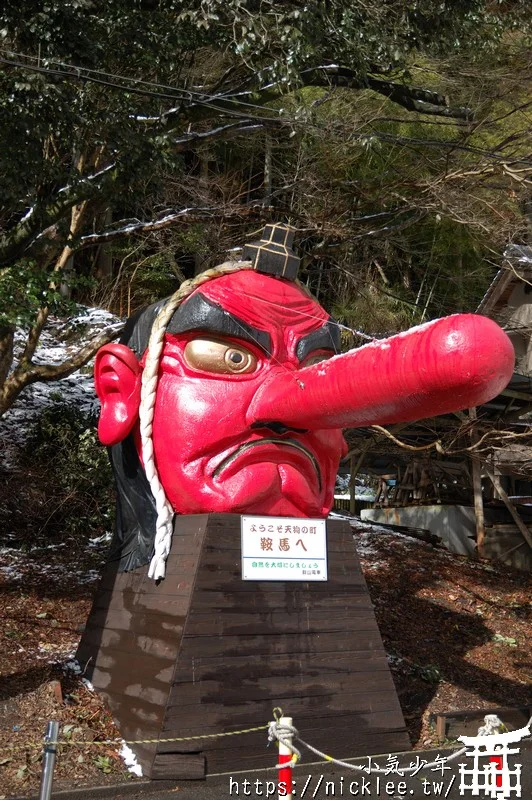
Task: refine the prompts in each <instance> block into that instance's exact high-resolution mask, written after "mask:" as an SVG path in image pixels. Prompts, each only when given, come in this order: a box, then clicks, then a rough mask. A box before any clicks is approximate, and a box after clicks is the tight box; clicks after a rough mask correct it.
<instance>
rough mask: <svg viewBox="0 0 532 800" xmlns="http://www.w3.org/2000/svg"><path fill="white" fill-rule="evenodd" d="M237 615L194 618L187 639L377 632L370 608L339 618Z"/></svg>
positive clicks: (298, 614)
mask: <svg viewBox="0 0 532 800" xmlns="http://www.w3.org/2000/svg"><path fill="white" fill-rule="evenodd" d="M242 616H243V617H244V618H243V619H242V618H241V617H239V615H237V614H233V615H231V618H227V617H225V616H222V615H220V616H219V617H213V616H212V615H211V618H210V619H206V618H205V616H204V615H201V617H197V616H194V617H193V618H191V619H189V620H188V622H187V626H186V634H185V635H186V637H187V638H190V637H192V636H244V635H261V636H268V635H270V634H279V635H280V634H285V633H293V634H295V633H308V634H310V633H337V632H340V631H344V633H345V632H352V631H365V630H369V629H374V625H375V624H374V622H373V620H372V619H371V618H368V613H367V609H366V608H362V609H361V608H354V609H350V610H349V611H347V612H346V611H342V613H340V614H338V615H336V616H335V615H332V614H331V613H330V612H327V611H325V612H322V613H321V614H320V615H319V616H318V615H317V614H316V613H311V612H308V613H306V612H305V611H299V612H296V613H293V612H292V613H291V614H287V615H284V613H283V612H282V611H277V612H271V613H268V614H264V615H263V617H262V619H257V618H254V617H253V615H252V614H246V615H242Z"/></svg>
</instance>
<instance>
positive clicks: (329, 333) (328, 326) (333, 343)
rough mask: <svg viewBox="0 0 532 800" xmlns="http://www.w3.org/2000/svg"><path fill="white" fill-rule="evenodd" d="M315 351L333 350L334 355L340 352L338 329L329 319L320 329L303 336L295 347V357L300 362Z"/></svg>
mask: <svg viewBox="0 0 532 800" xmlns="http://www.w3.org/2000/svg"><path fill="white" fill-rule="evenodd" d="M315 350H333V351H334V352H335V353H340V352H341V341H340V329H339V328H338V325H336V323H335V322H334V320H333V319H332V318H331V317H329V319H328V321H327V322H326V323H325V325H324V326H323V327H322V328H319V329H318V330H317V331H314V332H313V333H309V334H308V335H307V336H303V338H301V339H300V340H299V341H298V343H297V346H296V356H297V359H298V360H299V361H300V362H301V361H304V360H305V358H306V357H307V356H308V355H309V354H310V353H313V352H314V351H315Z"/></svg>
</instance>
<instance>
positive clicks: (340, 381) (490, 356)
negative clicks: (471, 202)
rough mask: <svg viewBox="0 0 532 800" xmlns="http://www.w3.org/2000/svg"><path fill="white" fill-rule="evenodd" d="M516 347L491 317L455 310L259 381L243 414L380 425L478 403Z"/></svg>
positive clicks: (504, 377)
mask: <svg viewBox="0 0 532 800" xmlns="http://www.w3.org/2000/svg"><path fill="white" fill-rule="evenodd" d="M514 360H515V355H514V350H513V347H512V344H511V342H510V340H509V338H508V337H507V336H506V334H505V333H504V331H502V330H501V328H499V326H498V325H497V324H496V323H495V322H493V321H492V320H490V319H487V318H486V317H481V316H477V315H476V314H457V315H455V316H452V317H445V318H444V319H439V320H435V321H434V322H429V323H427V324H426V325H421V326H419V327H417V328H412V330H410V331H406V332H405V333H401V334H398V335H397V336H392V337H391V338H389V339H385V340H381V341H378V342H375V343H371V344H368V345H365V346H364V347H361V348H359V349H358V350H352V351H351V352H349V353H346V354H344V355H342V356H337V357H336V358H333V359H331V360H330V361H328V362H327V363H324V364H319V365H317V366H314V367H308V368H307V369H305V370H301V371H300V372H299V375H298V377H299V380H300V382H301V384H302V385H301V386H299V387H298V386H296V385H295V384H294V381H293V380H291V379H290V377H289V376H288V375H286V374H285V375H281V374H279V375H277V376H276V378H275V380H270V381H269V382H267V383H265V384H264V386H262V387H261V389H260V391H259V392H258V393H257V395H256V397H255V398H254V400H253V403H252V404H251V406H250V409H249V412H248V420H249V422H250V423H253V422H254V421H256V420H262V421H268V420H271V419H282V420H284V421H285V423H286V424H287V425H291V424H295V423H296V421H297V424H299V425H301V426H308V427H313V426H314V425H320V426H321V427H323V428H348V427H351V428H356V427H363V426H365V425H384V424H388V423H392V422H406V421H409V420H415V419H423V418H424V417H431V416H436V415H437V414H446V413H448V412H450V411H457V410H459V409H462V408H468V407H471V406H476V405H480V404H481V403H484V402H486V401H488V400H490V399H491V398H493V397H495V396H496V395H497V394H499V392H501V391H502V389H504V387H505V386H506V385H507V384H508V381H509V380H510V378H511V376H512V372H513V367H514Z"/></svg>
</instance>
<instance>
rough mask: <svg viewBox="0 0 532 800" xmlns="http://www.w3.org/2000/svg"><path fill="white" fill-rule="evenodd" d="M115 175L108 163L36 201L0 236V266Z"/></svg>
mask: <svg viewBox="0 0 532 800" xmlns="http://www.w3.org/2000/svg"><path fill="white" fill-rule="evenodd" d="M115 176H116V165H115V164H111V165H110V166H108V167H106V168H105V169H103V170H100V171H99V172H97V173H95V174H94V175H89V176H87V177H85V178H81V179H80V180H79V181H78V182H76V183H75V184H73V185H71V186H65V187H64V188H62V189H60V190H59V191H58V192H57V194H56V195H55V197H54V198H53V199H47V200H46V201H39V200H38V201H37V202H36V203H35V205H34V206H33V207H32V208H31V209H30V210H29V211H28V212H27V213H26V214H25V215H24V216H23V217H22V219H21V220H20V221H19V222H18V223H17V224H16V225H15V226H14V227H13V228H11V230H9V231H8V232H6V233H4V234H3V235H2V236H0V265H2V264H9V263H11V262H12V261H14V260H15V259H16V258H18V257H20V255H21V254H22V253H23V252H24V251H25V250H26V249H27V247H28V246H29V245H30V244H32V242H34V241H35V240H36V239H37V238H38V237H39V235H40V234H41V233H42V232H43V231H45V230H46V229H47V228H49V227H51V226H52V225H54V224H55V223H57V222H58V221H59V220H60V219H62V218H63V217H64V216H65V215H66V214H67V212H68V211H70V209H71V208H72V207H73V206H75V205H77V204H78V203H80V202H81V201H83V200H87V199H89V198H90V197H94V196H95V195H96V194H98V193H99V192H101V190H102V187H103V186H104V185H105V184H106V183H111V182H112V181H113V180H114V178H115Z"/></svg>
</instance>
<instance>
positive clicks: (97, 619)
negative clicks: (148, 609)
mask: <svg viewBox="0 0 532 800" xmlns="http://www.w3.org/2000/svg"><path fill="white" fill-rule="evenodd" d="M185 621H186V617H185V616H184V615H178V614H176V615H173V614H172V615H170V614H167V613H157V612H156V611H153V612H152V613H144V614H135V613H132V612H131V611H129V610H128V611H126V610H123V609H115V608H108V609H105V608H96V609H94V611H93V613H92V615H91V624H92V625H93V626H94V627H96V628H107V629H109V630H114V631H131V630H134V631H135V633H136V634H137V635H145V636H151V635H153V633H154V631H155V632H160V631H164V632H165V635H166V638H170V636H172V637H176V636H181V634H182V633H183V629H184V627H185Z"/></svg>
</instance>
